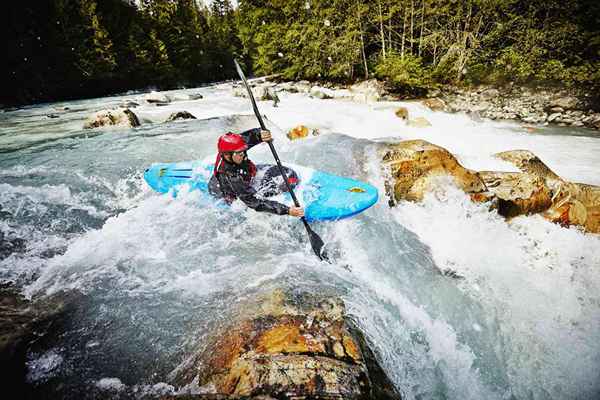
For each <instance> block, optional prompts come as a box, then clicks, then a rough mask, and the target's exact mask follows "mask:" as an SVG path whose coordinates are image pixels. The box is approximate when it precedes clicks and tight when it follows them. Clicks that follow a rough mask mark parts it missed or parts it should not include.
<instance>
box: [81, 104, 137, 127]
mask: <svg viewBox="0 0 600 400" xmlns="http://www.w3.org/2000/svg"><path fill="white" fill-rule="evenodd" d="M102 126H122V127H129V128H134V127H136V126H140V121H139V119H138V117H137V116H136V115H135V114H134V113H133V111H131V110H129V109H115V110H100V111H98V112H96V113H94V114H93V115H92V116H91V117H89V118H88V119H87V120H86V121H85V123H84V124H83V128H84V129H92V128H99V127H102Z"/></svg>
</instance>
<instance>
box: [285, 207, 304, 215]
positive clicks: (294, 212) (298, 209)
mask: <svg viewBox="0 0 600 400" xmlns="http://www.w3.org/2000/svg"><path fill="white" fill-rule="evenodd" d="M288 214H290V215H291V216H292V217H304V208H302V207H290V210H289V211H288Z"/></svg>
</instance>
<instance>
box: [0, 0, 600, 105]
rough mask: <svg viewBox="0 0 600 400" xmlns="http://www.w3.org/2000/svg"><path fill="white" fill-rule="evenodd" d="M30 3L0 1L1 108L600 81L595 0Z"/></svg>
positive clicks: (599, 4) (599, 19)
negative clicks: (319, 88)
mask: <svg viewBox="0 0 600 400" xmlns="http://www.w3.org/2000/svg"><path fill="white" fill-rule="evenodd" d="M238 3H239V4H238V6H237V7H233V6H232V4H231V2H230V1H229V0H213V1H212V2H211V3H210V5H205V4H204V3H202V2H198V1H194V0H139V1H123V0H54V1H50V0H40V1H30V2H23V1H21V2H13V1H11V2H9V3H7V4H5V5H4V12H3V13H2V16H1V18H2V19H3V21H1V26H0V29H2V31H3V32H2V38H3V40H4V46H3V47H4V52H3V53H4V56H5V57H4V61H3V62H2V65H1V68H2V71H1V75H0V76H2V80H3V82H2V87H3V89H4V90H2V91H1V94H0V103H1V104H2V105H5V106H6V105H18V104H30V103H36V102H45V101H56V100H66V99H73V98H85V97H97V96H104V95H108V94H112V93H120V92H124V91H128V90H137V89H147V88H156V89H170V88H182V87H194V86H198V85H201V84H204V83H208V82H216V81H222V80H227V79H235V78H236V77H237V74H236V73H235V69H234V66H233V62H232V60H233V58H234V57H236V58H238V59H239V60H240V61H241V62H242V64H244V67H245V68H246V70H247V72H248V74H249V75H270V74H280V77H281V79H285V80H301V79H308V80H311V81H328V82H338V83H351V82H355V81H357V80H361V79H367V78H372V77H376V78H379V79H382V80H384V81H385V82H386V83H387V84H388V85H389V87H390V88H391V89H392V90H393V91H395V92H396V93H398V94H401V95H406V96H414V95H423V94H426V93H427V91H428V90H429V89H434V88H440V87H443V86H444V85H448V84H450V85H458V86H471V85H478V84H491V85H504V84H507V83H511V82H512V83H517V84H521V85H546V86H548V85H550V86H552V85H558V86H561V87H571V88H585V89H586V90H587V91H589V92H592V93H596V94H597V93H598V92H599V91H600V1H598V0H526V1H525V0H461V1H459V0H363V1H358V0H239V2H238Z"/></svg>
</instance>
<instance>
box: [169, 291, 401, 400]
mask: <svg viewBox="0 0 600 400" xmlns="http://www.w3.org/2000/svg"><path fill="white" fill-rule="evenodd" d="M252 314H254V316H253V317H251V316H249V315H252ZM244 315H245V317H244V318H242V319H241V320H240V321H239V322H238V323H234V324H233V325H232V326H230V327H228V329H226V330H225V331H224V332H223V333H222V334H221V335H218V336H216V337H215V338H214V340H213V341H212V343H211V345H209V346H207V347H206V349H205V350H204V351H203V352H201V353H200V354H198V356H197V357H196V358H195V359H194V361H193V362H192V363H191V365H190V366H189V367H188V368H184V369H182V370H181V371H180V372H178V374H177V377H176V378H175V381H176V384H177V385H179V386H188V387H190V383H193V385H192V386H195V387H196V392H197V393H199V394H203V395H212V396H215V395H221V396H232V398H240V397H244V398H247V397H254V398H264V397H260V396H271V397H273V398H298V399H303V398H330V399H338V398H340V399H341V398H344V399H346V398H348V399H353V398H391V399H400V395H399V394H397V393H396V392H395V389H394V388H393V385H392V384H391V383H390V381H389V380H388V379H387V377H385V374H383V373H382V371H381V368H380V367H379V366H378V365H376V364H375V362H374V357H373V354H372V353H371V352H370V351H369V350H368V349H367V348H366V344H365V342H364V339H363V338H362V336H361V335H360V333H359V332H358V331H356V330H355V328H353V326H352V325H351V324H350V323H349V321H348V320H347V317H346V316H345V311H344V304H343V303H342V302H341V300H339V299H333V298H323V299H316V298H315V297H314V296H311V295H302V296H300V297H298V296H296V297H294V298H292V296H288V295H285V294H284V293H283V292H281V291H276V292H274V293H272V294H271V295H270V296H269V297H268V298H266V299H265V300H264V301H263V302H262V303H260V304H258V307H256V308H255V309H254V311H253V307H252V306H250V307H248V308H246V307H245V308H244ZM365 354H366V356H365ZM367 360H368V361H369V362H370V363H371V365H370V366H369V365H367V363H366V362H367ZM371 372H373V373H372V374H371ZM371 375H372V376H374V377H376V379H375V380H374V379H372V378H371ZM192 392H194V390H192Z"/></svg>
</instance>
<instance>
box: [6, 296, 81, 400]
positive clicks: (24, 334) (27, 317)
mask: <svg viewBox="0 0 600 400" xmlns="http://www.w3.org/2000/svg"><path fill="white" fill-rule="evenodd" d="M74 300H75V297H74V295H73V294H70V295H66V294H65V293H58V294H56V295H53V296H50V297H48V298H45V299H41V300H37V301H30V300H27V299H25V298H24V297H23V296H22V295H21V294H20V293H19V290H18V289H17V288H15V287H11V286H8V285H6V284H2V285H1V286H0V362H1V363H2V370H3V373H2V377H3V379H4V380H5V381H6V382H10V388H11V394H12V396H14V398H28V397H30V396H31V394H30V393H28V392H30V389H31V387H30V386H29V385H30V384H29V383H28V382H26V374H27V366H26V363H27V353H28V351H30V350H31V347H32V346H33V345H34V344H35V343H39V342H41V341H42V340H43V339H44V338H45V337H46V336H51V335H52V334H56V332H55V330H56V328H57V326H58V325H59V323H58V322H59V321H60V320H61V319H62V318H63V317H64V316H65V315H66V314H67V311H68V310H69V309H70V307H71V306H72V305H73V304H75V301H74Z"/></svg>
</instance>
